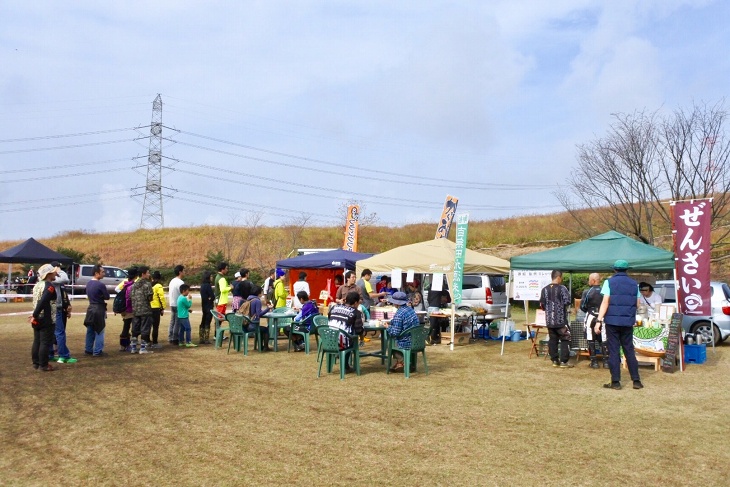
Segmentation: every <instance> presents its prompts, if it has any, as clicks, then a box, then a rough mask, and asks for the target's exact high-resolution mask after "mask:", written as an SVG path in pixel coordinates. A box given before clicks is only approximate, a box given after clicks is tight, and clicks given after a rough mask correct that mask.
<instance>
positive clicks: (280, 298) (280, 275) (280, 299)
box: [274, 269, 287, 309]
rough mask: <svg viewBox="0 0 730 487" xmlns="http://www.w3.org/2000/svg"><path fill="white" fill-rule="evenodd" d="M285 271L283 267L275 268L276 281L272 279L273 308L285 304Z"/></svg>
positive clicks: (281, 306)
mask: <svg viewBox="0 0 730 487" xmlns="http://www.w3.org/2000/svg"><path fill="white" fill-rule="evenodd" d="M285 277H286V271H285V270H284V269H276V281H274V309H276V308H283V307H285V306H286V297H287V292H286V286H285V285H284V279H285Z"/></svg>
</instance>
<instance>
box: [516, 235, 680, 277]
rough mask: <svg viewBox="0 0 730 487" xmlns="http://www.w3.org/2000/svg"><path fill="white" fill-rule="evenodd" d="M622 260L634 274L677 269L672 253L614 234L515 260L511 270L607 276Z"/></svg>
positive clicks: (523, 256) (597, 236) (522, 256)
mask: <svg viewBox="0 0 730 487" xmlns="http://www.w3.org/2000/svg"><path fill="white" fill-rule="evenodd" d="M618 259H624V260H627V261H628V262H629V266H630V270H633V271H647V272H660V271H671V270H672V269H674V254H673V253H672V252H669V251H667V250H664V249H660V248H659V247H654V246H652V245H647V244H644V243H641V242H638V241H636V240H634V239H632V238H630V237H627V236H626V235H622V234H620V233H618V232H614V231H613V230H612V231H610V232H606V233H604V234H601V235H596V236H595V237H591V238H589V239H588V240H583V241H581V242H576V243H574V244H570V245H566V246H565V247H558V248H556V249H551V250H545V251H543V252H535V253H534V254H527V255H521V256H519V257H512V259H510V267H511V268H512V270H515V269H526V270H537V269H540V270H549V269H559V270H561V271H563V272H605V271H611V270H612V268H613V264H614V262H616V261H617V260H618Z"/></svg>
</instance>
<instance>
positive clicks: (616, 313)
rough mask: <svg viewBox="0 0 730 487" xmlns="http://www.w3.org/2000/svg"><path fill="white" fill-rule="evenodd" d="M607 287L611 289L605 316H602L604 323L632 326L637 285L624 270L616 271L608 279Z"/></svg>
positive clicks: (634, 320) (634, 315) (634, 316)
mask: <svg viewBox="0 0 730 487" xmlns="http://www.w3.org/2000/svg"><path fill="white" fill-rule="evenodd" d="M608 288H609V289H610V290H611V300H610V301H609V303H608V311H606V316H604V317H603V318H604V320H605V322H606V324H608V325H613V326H634V324H635V323H636V296H637V294H638V292H639V285H638V284H636V281H634V280H633V279H631V278H630V277H629V276H627V275H626V273H625V272H617V273H616V274H615V275H614V276H613V277H611V278H610V279H609V280H608Z"/></svg>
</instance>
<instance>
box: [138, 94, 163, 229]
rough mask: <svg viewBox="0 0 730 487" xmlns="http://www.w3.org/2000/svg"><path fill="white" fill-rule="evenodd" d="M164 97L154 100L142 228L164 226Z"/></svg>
mask: <svg viewBox="0 0 730 487" xmlns="http://www.w3.org/2000/svg"><path fill="white" fill-rule="evenodd" d="M164 223H165V220H164V218H163V216H162V97H161V96H160V94H159V93H158V94H157V97H156V98H155V100H154V101H153V102H152V123H151V124H150V149H149V155H148V156H147V184H146V185H145V192H144V204H143V205H142V219H141V220H140V222H139V227H140V228H162V227H163V226H164Z"/></svg>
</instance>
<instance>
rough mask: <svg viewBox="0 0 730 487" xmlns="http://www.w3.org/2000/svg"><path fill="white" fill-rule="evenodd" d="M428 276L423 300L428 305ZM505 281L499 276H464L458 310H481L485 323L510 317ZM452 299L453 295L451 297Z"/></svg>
mask: <svg viewBox="0 0 730 487" xmlns="http://www.w3.org/2000/svg"><path fill="white" fill-rule="evenodd" d="M429 281H430V276H426V277H425V279H424V286H423V289H424V290H423V299H424V301H425V302H426V303H428V291H427V289H428V288H429ZM506 283H507V280H506V278H505V276H503V275H500V274H464V276H463V278H462V282H461V304H459V306H458V309H469V308H482V309H484V310H485V311H486V315H485V316H484V319H485V321H486V322H491V321H492V320H498V319H502V318H504V317H505V312H506V313H507V317H508V318H509V317H510V316H511V311H512V310H511V309H509V304H508V302H507V288H506ZM451 297H452V299H453V293H452V295H451Z"/></svg>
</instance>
